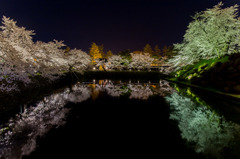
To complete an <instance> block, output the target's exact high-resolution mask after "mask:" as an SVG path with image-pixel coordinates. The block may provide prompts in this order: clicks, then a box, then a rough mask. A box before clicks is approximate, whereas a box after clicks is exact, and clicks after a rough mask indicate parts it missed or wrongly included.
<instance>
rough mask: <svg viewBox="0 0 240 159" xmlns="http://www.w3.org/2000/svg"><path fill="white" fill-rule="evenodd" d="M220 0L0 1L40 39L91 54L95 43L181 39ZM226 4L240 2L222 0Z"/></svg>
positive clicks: (136, 46)
mask: <svg viewBox="0 0 240 159" xmlns="http://www.w3.org/2000/svg"><path fill="white" fill-rule="evenodd" d="M218 2H220V1H219V0H164V1H161V0H75V1H74V0H0V16H1V17H2V16H3V15H5V16H7V17H10V18H12V19H14V20H16V21H17V24H18V25H19V26H24V27H26V28H27V29H28V30H34V31H35V33H36V35H35V36H34V41H37V40H40V41H44V42H48V41H52V40H53V39H56V40H63V41H64V43H65V44H66V45H68V46H69V47H70V48H77V49H81V50H83V51H86V52H88V51H89V48H90V46H91V43H92V42H96V43H97V44H98V45H101V44H103V45H104V51H105V52H106V51H108V50H112V51H113V52H114V53H117V52H119V51H122V50H126V49H130V50H131V51H135V50H142V49H143V47H144V46H145V45H146V44H147V43H149V44H150V45H152V47H154V45H159V47H160V48H162V47H163V46H164V45H172V44H174V43H178V42H181V41H182V40H183V35H184V33H185V30H186V28H187V26H188V24H189V22H190V21H191V20H192V19H191V16H193V15H194V14H195V12H198V11H203V10H206V8H212V7H213V6H214V5H216V4H217V3H218ZM222 2H223V3H224V6H231V5H234V4H240V1H239V0H225V1H222Z"/></svg>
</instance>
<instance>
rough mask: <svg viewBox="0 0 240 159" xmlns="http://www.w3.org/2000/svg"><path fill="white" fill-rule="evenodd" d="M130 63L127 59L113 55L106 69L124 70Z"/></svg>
mask: <svg viewBox="0 0 240 159" xmlns="http://www.w3.org/2000/svg"><path fill="white" fill-rule="evenodd" d="M128 63H129V61H128V60H127V59H124V58H122V57H121V56H119V55H112V56H111V57H109V58H108V62H107V63H106V67H107V68H108V69H115V70H122V69H123V68H125V67H127V66H128Z"/></svg>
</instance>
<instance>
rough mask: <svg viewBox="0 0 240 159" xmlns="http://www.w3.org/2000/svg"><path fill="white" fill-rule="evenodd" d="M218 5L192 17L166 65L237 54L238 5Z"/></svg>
mask: <svg viewBox="0 0 240 159" xmlns="http://www.w3.org/2000/svg"><path fill="white" fill-rule="evenodd" d="M222 6H223V3H222V2H220V3H219V4H217V5H216V6H214V7H213V8H211V9H207V10H206V11H202V12H199V13H196V14H195V15H194V16H193V21H192V22H191V23H189V25H188V29H187V31H186V34H185V35H184V39H183V42H182V43H179V44H175V45H174V48H175V50H177V51H178V55H176V56H175V57H173V58H172V59H170V60H169V62H170V63H172V64H173V65H174V66H175V67H181V66H184V65H187V64H192V63H194V62H197V61H199V60H201V59H211V58H220V57H222V56H224V55H227V54H228V55H229V54H233V53H236V52H239V51H240V44H239V42H240V40H239V37H240V29H239V28H240V21H239V19H238V14H237V11H238V5H234V6H231V7H227V8H222Z"/></svg>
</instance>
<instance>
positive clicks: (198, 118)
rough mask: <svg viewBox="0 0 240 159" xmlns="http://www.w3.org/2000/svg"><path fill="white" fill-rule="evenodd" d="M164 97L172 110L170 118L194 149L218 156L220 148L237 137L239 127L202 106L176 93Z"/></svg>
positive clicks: (220, 153) (237, 138)
mask: <svg viewBox="0 0 240 159" xmlns="http://www.w3.org/2000/svg"><path fill="white" fill-rule="evenodd" d="M166 100H167V101H168V102H169V104H170V106H171V108H172V110H173V112H172V113H171V114H170V119H173V120H177V121H178V126H179V129H180V131H181V136H182V138H184V139H186V140H187V141H188V142H190V143H194V144H195V145H194V148H195V150H196V152H198V153H203V154H207V155H211V156H213V157H217V158H222V156H221V155H222V151H223V150H224V148H228V147H229V146H230V145H231V144H233V142H232V141H233V139H234V140H235V141H236V140H239V137H240V135H239V133H237V132H239V130H240V126H239V125H237V124H235V123H232V122H227V121H226V120H225V119H224V118H223V117H221V116H219V115H217V114H216V113H215V112H212V111H211V110H209V109H208V108H207V107H206V106H203V105H200V106H197V105H196V104H195V103H194V102H193V101H191V99H190V98H187V97H182V96H180V95H179V94H177V93H173V94H172V95H171V96H169V97H166ZM238 157H240V156H238Z"/></svg>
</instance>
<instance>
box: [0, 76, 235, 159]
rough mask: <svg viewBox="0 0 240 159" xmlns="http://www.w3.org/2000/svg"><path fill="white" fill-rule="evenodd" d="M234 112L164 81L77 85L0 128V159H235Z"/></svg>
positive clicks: (218, 101)
mask: <svg viewBox="0 0 240 159" xmlns="http://www.w3.org/2000/svg"><path fill="white" fill-rule="evenodd" d="M239 108H240V104H239V105H238V103H237V102H236V103H233V102H231V101H227V100H224V99H222V98H218V97H214V96H211V95H209V94H205V93H199V92H197V91H193V90H191V89H190V88H187V87H182V86H178V85H176V84H172V83H169V82H167V81H165V80H159V81H155V82H153V81H111V80H97V81H95V80H93V81H90V82H78V83H76V84H75V85H73V86H71V87H66V88H63V89H60V90H56V92H55V93H53V94H51V95H49V96H46V97H44V99H42V100H40V101H36V102H34V103H31V104H27V105H24V106H20V108H19V113H17V114H15V115H13V116H10V117H9V119H8V121H7V122H1V125H0V158H2V159H22V158H24V159H30V158H31V159H32V158H45V159H46V158H79V159H95V158H96V159H97V158H109V159H110V158H111V159H118V158H119V159H120V158H121V159H122V158H124V159H125V158H131V159H135V158H136V159H138V158H145V159H160V158H176V157H180V158H185V159H190V158H191V159H193V158H194V159H207V158H211V159H223V158H224V159H225V158H227V159H238V158H240V125H239V124H240V111H239ZM164 156H165V157H164Z"/></svg>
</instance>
